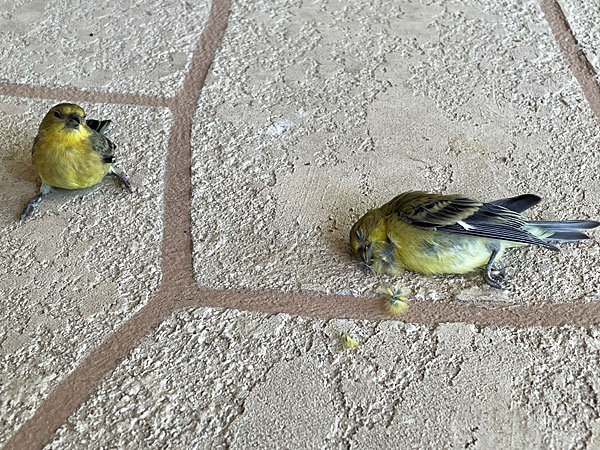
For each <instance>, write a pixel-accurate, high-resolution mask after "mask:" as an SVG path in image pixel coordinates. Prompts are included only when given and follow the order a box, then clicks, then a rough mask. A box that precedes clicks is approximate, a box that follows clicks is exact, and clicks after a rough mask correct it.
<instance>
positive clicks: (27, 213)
mask: <svg viewBox="0 0 600 450" xmlns="http://www.w3.org/2000/svg"><path fill="white" fill-rule="evenodd" d="M43 198H44V194H42V193H40V194H38V195H36V196H35V197H33V198H32V199H31V200H29V202H27V204H26V205H25V208H23V212H22V213H21V216H20V218H19V225H23V222H25V221H26V220H27V219H28V218H29V217H31V216H32V215H33V212H34V211H35V209H36V208H37V206H38V205H39V204H40V203H41V202H42V199H43Z"/></svg>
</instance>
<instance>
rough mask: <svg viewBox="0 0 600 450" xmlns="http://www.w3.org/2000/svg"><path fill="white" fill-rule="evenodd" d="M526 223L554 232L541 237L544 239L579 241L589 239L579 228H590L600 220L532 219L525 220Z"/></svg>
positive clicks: (594, 226)
mask: <svg viewBox="0 0 600 450" xmlns="http://www.w3.org/2000/svg"><path fill="white" fill-rule="evenodd" d="M527 224H528V225H533V226H536V227H540V228H543V229H544V230H547V231H551V232H553V233H554V234H552V236H548V237H546V238H543V239H544V240H545V241H551V242H552V241H554V242H569V241H581V240H584V239H589V236H588V235H587V234H585V233H582V232H581V231H580V230H590V229H592V228H596V227H597V226H598V225H600V222H596V221H595V220H563V221H556V222H553V221H539V222H536V221H532V222H527Z"/></svg>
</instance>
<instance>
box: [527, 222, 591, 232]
mask: <svg viewBox="0 0 600 450" xmlns="http://www.w3.org/2000/svg"><path fill="white" fill-rule="evenodd" d="M527 223H528V224H529V225H534V226H536V227H540V228H544V229H546V230H548V231H564V230H591V229H592V228H596V227H597V226H598V225H600V222H596V221H595V220H562V221H557V222H553V221H541V222H536V221H532V222H527Z"/></svg>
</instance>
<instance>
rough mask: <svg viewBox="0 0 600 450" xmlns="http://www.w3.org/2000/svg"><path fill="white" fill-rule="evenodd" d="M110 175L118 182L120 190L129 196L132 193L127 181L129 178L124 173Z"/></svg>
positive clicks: (129, 183)
mask: <svg viewBox="0 0 600 450" xmlns="http://www.w3.org/2000/svg"><path fill="white" fill-rule="evenodd" d="M111 175H113V176H115V177H117V181H118V182H119V186H121V189H125V190H126V191H127V192H129V193H130V194H131V193H132V192H133V190H132V189H131V182H130V181H129V177H128V176H127V174H126V173H125V172H119V173H117V172H114V171H113V172H112V173H111Z"/></svg>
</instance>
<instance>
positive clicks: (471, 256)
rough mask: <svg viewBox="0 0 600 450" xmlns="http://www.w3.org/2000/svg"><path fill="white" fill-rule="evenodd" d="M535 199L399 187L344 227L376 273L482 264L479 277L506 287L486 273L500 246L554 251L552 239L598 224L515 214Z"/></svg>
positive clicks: (456, 269) (458, 269) (573, 236)
mask: <svg viewBox="0 0 600 450" xmlns="http://www.w3.org/2000/svg"><path fill="white" fill-rule="evenodd" d="M540 200H541V198H540V197H538V196H537V195H533V194H524V195H520V196H518V197H512V198H505V199H501V200H496V201H494V202H490V203H482V202H479V201H477V200H472V199H470V198H466V197H464V196H462V195H437V194H428V193H426V192H405V193H403V194H400V195H398V196H397V197H395V198H394V199H392V200H391V201H390V202H388V203H386V204H385V205H383V206H382V207H381V208H377V209H373V210H371V211H368V212H367V213H366V214H365V215H364V216H363V217H361V218H360V219H359V220H358V222H356V224H354V226H353V227H352V230H351V231H350V245H351V247H352V251H353V252H354V254H355V255H356V256H358V257H359V258H361V259H362V260H363V261H364V262H365V263H366V264H367V265H368V266H369V267H371V268H372V269H373V270H374V271H375V272H378V273H384V274H388V275H392V276H397V275H400V274H401V273H402V272H403V271H404V270H405V269H406V270H411V271H414V272H420V273H424V274H434V273H445V274H451V273H467V272H471V271H473V270H475V269H477V268H479V267H482V266H485V270H484V279H485V281H486V282H487V283H488V284H489V285H490V286H493V287H495V288H498V289H506V284H505V275H506V270H505V269H504V270H502V271H499V272H497V273H493V272H492V267H493V265H494V261H496V259H498V258H500V257H501V256H502V253H503V252H504V250H505V249H507V248H510V247H520V246H524V245H539V246H541V247H546V248H549V249H551V250H558V248H557V247H556V246H555V245H554V244H552V242H562V241H567V242H568V241H579V240H582V239H588V236H587V235H585V234H584V233H582V232H581V231H580V230H587V229H591V228H595V227H597V226H598V225H600V222H596V221H594V220H566V221H559V222H532V221H527V220H525V218H524V217H523V216H521V214H520V213H521V212H523V211H525V210H526V209H528V208H530V207H532V206H534V205H536V204H537V203H538V202H539V201H540Z"/></svg>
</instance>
